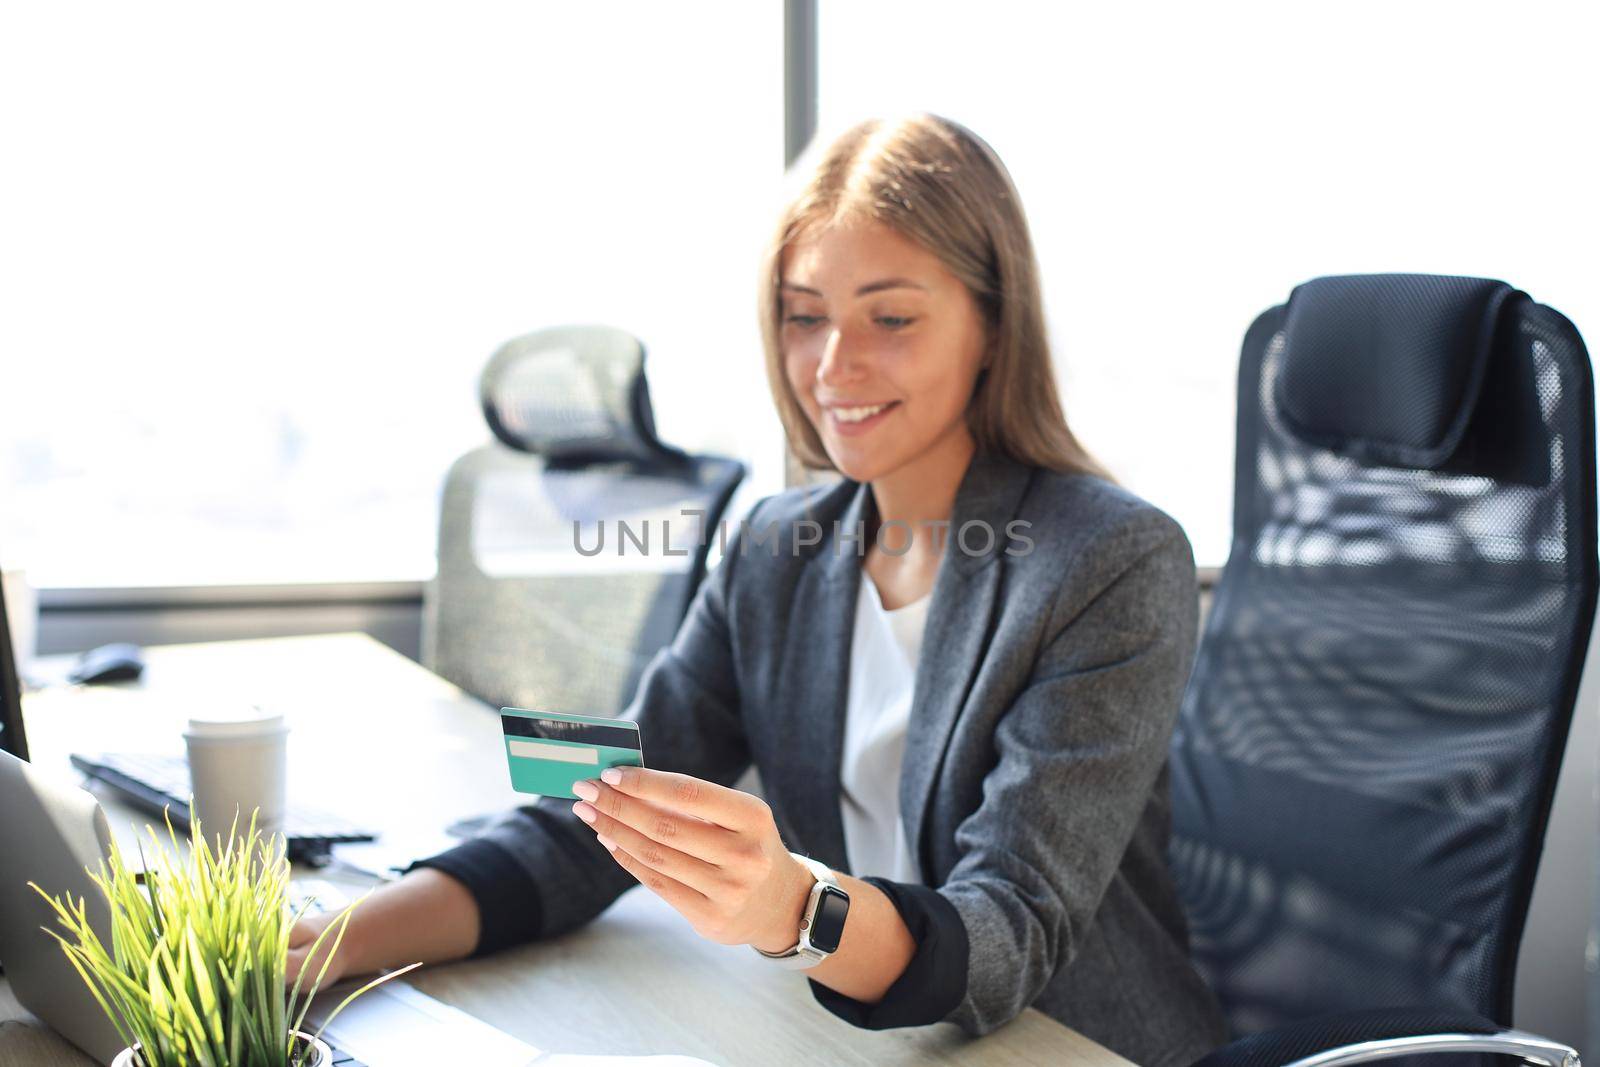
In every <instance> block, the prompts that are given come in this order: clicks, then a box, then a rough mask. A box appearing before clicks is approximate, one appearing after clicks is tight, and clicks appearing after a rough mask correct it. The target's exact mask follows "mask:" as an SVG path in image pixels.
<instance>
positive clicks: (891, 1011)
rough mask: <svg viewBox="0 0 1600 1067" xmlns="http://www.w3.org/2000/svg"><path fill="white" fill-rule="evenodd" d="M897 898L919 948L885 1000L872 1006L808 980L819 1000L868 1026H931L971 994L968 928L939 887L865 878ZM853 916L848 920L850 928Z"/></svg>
mask: <svg viewBox="0 0 1600 1067" xmlns="http://www.w3.org/2000/svg"><path fill="white" fill-rule="evenodd" d="M862 881H863V882H867V883H868V884H870V885H874V886H876V887H877V888H879V889H881V890H883V892H884V893H885V894H886V895H887V896H888V897H889V899H890V900H891V901H893V902H894V907H895V910H896V911H898V912H899V913H900V918H901V919H903V920H904V921H905V924H906V928H907V929H908V930H910V931H911V938H912V940H913V941H915V942H916V943H917V950H916V952H915V953H913V954H912V956H911V962H910V963H908V964H906V969H905V971H904V972H903V973H902V974H901V975H900V977H899V978H896V979H895V981H894V984H893V985H891V986H890V987H889V989H888V991H887V992H885V993H884V994H883V999H882V1000H880V1001H878V1002H877V1003H876V1004H867V1003H864V1002H862V1001H859V1000H855V999H853V998H851V997H847V996H845V995H844V994H843V993H839V992H837V991H835V990H832V989H829V988H828V987H827V986H825V985H822V984H821V983H819V982H818V981H817V980H816V979H814V978H810V979H807V981H808V982H809V983H810V985H811V995H812V996H813V997H815V998H816V1000H817V1003H818V1004H821V1005H822V1006H823V1007H824V1008H827V1009H828V1010H829V1011H831V1012H833V1014H835V1015H837V1016H838V1017H839V1018H841V1019H843V1020H844V1021H845V1022H847V1023H851V1024H853V1025H855V1026H859V1027H862V1028H863V1029H866V1030H889V1029H892V1028H894V1027H896V1026H927V1025H928V1024H930V1023H936V1022H939V1021H941V1020H942V1019H944V1018H945V1017H946V1016H947V1015H949V1014H950V1013H951V1012H953V1011H955V1010H956V1008H957V1007H958V1006H959V1005H960V1004H961V1001H962V999H963V998H964V997H965V996H966V995H967V950H968V945H967V927H966V924H965V923H963V922H962V921H961V915H960V913H959V912H957V911H956V908H955V905H954V904H952V903H950V902H949V901H948V900H946V899H945V898H944V897H943V896H941V895H940V894H939V892H938V891H937V890H935V889H930V888H929V887H928V886H925V885H916V884H913V883H911V882H892V881H890V880H889V879H887V878H863V879H862ZM849 922H850V920H849V919H848V918H846V919H845V923H846V925H847V926H848V924H849Z"/></svg>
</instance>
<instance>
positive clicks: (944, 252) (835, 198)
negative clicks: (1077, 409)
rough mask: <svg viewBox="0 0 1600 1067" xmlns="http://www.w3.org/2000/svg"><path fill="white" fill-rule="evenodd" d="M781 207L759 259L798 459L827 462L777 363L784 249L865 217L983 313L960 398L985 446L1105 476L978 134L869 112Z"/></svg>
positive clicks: (1008, 197) (787, 424) (1020, 232)
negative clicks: (910, 247)
mask: <svg viewBox="0 0 1600 1067" xmlns="http://www.w3.org/2000/svg"><path fill="white" fill-rule="evenodd" d="M803 173H806V174H807V175H808V176H807V177H806V178H805V179H804V184H803V185H802V186H801V188H800V190H799V192H798V193H796V194H795V195H793V196H792V197H791V198H790V199H789V200H788V202H787V203H786V205H785V206H784V207H783V209H782V211H781V212H780V216H779V220H778V225H777V227H776V229H775V231H774V233H773V236H772V239H771V240H770V242H769V243H768V245H767V248H766V250H765V252H764V253H763V255H762V260H761V284H760V297H759V305H760V317H761V339H762V346H763V347H764V348H765V349H766V364H767V381H768V383H769V385H770V386H771V388H772V398H773V402H774V403H775V404H776V405H777V408H778V416H779V418H781V419H782V421H783V428H784V431H785V432H786V433H787V434H788V437H789V446H790V448H791V449H793V451H794V453H795V455H796V457H797V458H798V459H799V460H800V462H801V463H803V464H805V465H806V466H807V467H810V468H812V469H814V470H830V469H833V463H832V461H830V460H829V459H828V454H827V452H826V450H825V449H824V448H823V445H822V441H821V439H820V438H819V437H818V436H817V431H816V428H815V427H813V426H812V425H811V422H810V420H809V419H807V418H806V414H805V411H804V410H803V409H802V408H801V407H800V403H799V401H798V400H797V399H796V398H795V395H794V392H793V390H792V389H791V388H790V385H789V378H788V375H787V374H786V373H785V372H784V365H783V351H782V344H781V341H780V335H781V330H782V320H781V317H782V305H781V297H780V292H779V286H780V285H781V282H782V279H781V278H780V277H779V274H780V271H781V268H782V262H783V252H784V250H785V249H786V248H788V247H789V245H790V244H791V243H792V242H793V241H795V240H796V239H797V238H798V237H800V236H801V235H802V234H805V233H807V232H808V231H810V230H811V229H812V228H813V227H816V228H821V227H826V226H829V225H833V224H835V223H842V222H847V221H852V220H860V219H869V220H872V221H876V222H879V223H882V224H884V225H886V226H888V227H890V228H891V229H893V230H894V231H895V232H896V233H898V234H899V235H900V236H902V237H904V238H906V239H908V240H910V241H913V242H915V243H916V244H919V245H921V246H922V247H923V248H926V249H927V250H928V251H929V252H932V253H933V254H934V255H935V256H937V257H938V258H939V260H940V262H941V263H943V264H944V266H945V269H947V270H948V271H950V273H951V274H953V275H955V277H956V278H958V279H960V281H961V282H962V283H963V284H964V285H965V286H966V287H967V290H968V291H969V292H970V293H971V294H972V296H973V299H974V300H975V301H976V302H977V306H978V308H979V310H980V312H981V314H982V316H983V320H984V326H985V333H986V337H987V342H988V345H989V351H988V353H987V356H988V363H987V366H986V367H985V369H983V370H981V371H979V374H978V380H977V383H976V385H975V386H974V387H973V393H972V399H971V400H970V401H969V402H968V404H967V426H968V429H969V430H970V431H971V433H972V437H973V441H974V442H975V443H976V445H977V447H978V448H979V449H980V450H992V451H997V452H1000V453H1002V454H1004V455H1007V456H1009V457H1011V458H1012V459H1014V460H1017V461H1019V462H1022V463H1027V464H1030V465H1033V466H1038V467H1047V468H1050V469H1053V470H1059V471H1083V472H1087V473H1091V474H1096V475H1099V476H1101V477H1108V475H1107V473H1106V471H1105V469H1104V468H1103V467H1101V465H1100V464H1099V463H1098V462H1097V461H1096V460H1095V459H1094V458H1093V457H1092V456H1090V455H1089V453H1088V452H1087V451H1086V450H1085V449H1084V447H1083V446H1082V445H1081V444H1079V443H1078V439H1077V437H1075V436H1074V435H1073V433H1072V431H1071V430H1070V429H1069V428H1068V427H1067V420H1066V417H1065V415H1064V414H1063V412H1062V408H1061V399H1060V396H1059V394H1058V393H1057V391H1056V380H1055V373H1054V371H1053V369H1052V366H1051V358H1050V345H1049V341H1048V339H1047V337H1046V334H1045V325H1044V309H1043V305H1042V302H1041V300H1040V296H1039V266H1038V261H1037V259H1036V258H1035V256H1034V251H1033V242H1032V239H1031V238H1030V237H1029V235H1028V224H1027V220H1026V219H1025V217H1024V216H1023V213H1022V204H1021V201H1020V200H1019V199H1018V197H1017V191H1016V187H1015V186H1014V185H1013V184H1012V182H1011V175H1010V174H1009V173H1008V172H1007V171H1006V168H1005V165H1004V164H1003V163H1001V162H1000V158H999V156H997V155H996V154H995V152H994V149H992V148H990V147H989V145H988V144H987V143H985V142H984V141H983V139H982V138H980V137H979V136H978V135H977V134H975V133H973V132H972V131H971V130H969V129H967V128H966V127H965V126H962V125H960V124H959V123H956V122H953V121H951V120H950V119H947V118H943V117H942V116H939V115H932V114H928V113H925V112H924V113H917V114H913V115H910V116H906V117H904V118H900V119H895V120H885V119H869V120H867V121H865V122H861V123H858V124H857V125H855V126H852V127H850V128H849V129H848V130H846V131H845V132H844V133H843V134H842V135H841V136H839V137H838V138H836V139H835V140H834V141H833V142H832V143H831V144H829V145H828V146H827V147H826V149H825V150H824V151H823V152H822V154H821V157H820V159H819V160H818V162H817V163H816V164H815V167H814V169H812V170H810V171H809V172H803Z"/></svg>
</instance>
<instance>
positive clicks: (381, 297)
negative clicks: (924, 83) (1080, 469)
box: [0, 0, 783, 587]
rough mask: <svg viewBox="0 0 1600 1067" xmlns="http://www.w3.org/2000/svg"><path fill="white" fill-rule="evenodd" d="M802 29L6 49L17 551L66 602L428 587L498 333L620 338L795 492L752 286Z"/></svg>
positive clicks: (529, 11)
mask: <svg viewBox="0 0 1600 1067" xmlns="http://www.w3.org/2000/svg"><path fill="white" fill-rule="evenodd" d="M782 47H783V45H782V8H781V5H776V4H743V3H720V4H714V5H699V6H694V7H690V8H685V7H684V6H682V5H663V4H655V3H646V2H633V3H615V2H611V3H604V4H578V5H550V4H524V3H476V4H469V5H454V6H451V7H449V8H443V7H439V6H437V5H420V4H406V3H400V4H396V3H391V2H383V3H378V2H372V0H363V2H341V3H337V4H321V3H315V4H314V3H305V2H291V3H280V4H271V5H266V6H240V5H218V4H209V3H197V2H187V3H171V4H161V5H155V6H151V5H140V4H125V3H112V2H99V3H72V4H61V5H55V4H39V5H21V6H12V7H10V8H8V9H7V12H6V14H5V15H4V17H3V19H0V98H3V99H4V100H5V101H6V106H5V108H3V109H0V139H3V141H4V144H5V145H6V159H7V162H6V165H5V167H4V168H0V289H3V291H4V293H5V294H6V296H5V303H6V311H5V314H4V315H0V352H3V353H4V357H3V365H4V367H5V371H4V379H3V385H0V553H3V557H0V558H3V560H4V563H5V565H6V567H7V568H8V569H9V568H14V567H19V568H24V569H26V570H27V571H28V572H29V576H30V580H31V581H32V582H33V583H34V584H35V585H39V586H44V587H58V586H93V587H111V586H168V585H194V584H235V583H256V582H317V581H330V580H331V581H360V580H385V579H420V578H425V577H427V576H429V575H431V574H432V573H433V569H434V544H435V540H436V538H437V527H436V523H437V509H438V493H439V489H440V486H441V484H442V479H443V477H444V473H445V470H446V468H447V467H448V466H449V464H450V462H451V461H452V460H454V459H455V458H456V457H457V456H458V455H460V454H461V453H463V452H465V451H467V450H469V449H471V448H473V447H476V446H477V445H478V444H480V443H481V442H483V441H485V440H486V439H487V437H488V430H487V428H486V426H485V424H484V422H483V418H482V415H481V413H480V412H479V410H478V405H477V397H476V384H477V375H478V372H479V371H480V370H481V368H482V367H483V365H484V363H485V361H486V360H487V359H488V357H489V355H490V353H491V352H493V351H494V349H495V348H496V347H497V346H498V345H499V344H500V343H501V342H502V341H505V340H506V339H508V338H510V337H513V336H516V335H518V334H521V333H524V332H527V331H530V330H533V329H537V328H540V327H543V326H547V325H554V324H561V323H571V322H604V323H609V324H612V325H616V326H620V327H622V328H624V329H626V330H629V331H631V332H632V333H634V334H636V335H637V336H638V337H640V338H641V339H642V340H643V341H644V343H645V345H646V347H647V349H648V351H649V353H650V355H649V363H648V367H649V370H650V381H651V388H652V392H653V394H654V398H655V402H656V411H657V417H658V418H657V425H658V429H659V430H660V432H661V434H662V436H663V438H664V439H666V440H668V441H669V442H671V443H673V444H676V445H679V446H681V447H685V448H688V449H690V450H692V451H707V452H717V453H721V454H725V455H732V456H735V457H738V458H741V459H744V460H745V461H746V462H747V463H749V464H751V465H753V467H754V468H755V470H754V476H753V481H752V485H753V486H755V487H757V488H762V489H764V491H766V492H771V491H773V490H775V489H777V488H780V487H781V485H782V478H783V475H782V469H783V468H782V436H781V431H780V429H779V427H778V422H777V418H776V416H775V415H774V414H773V413H772V405H771V403H770V401H769V400H768V399H767V393H766V384H765V378H764V373H763V370H762V366H761V354H760V335H759V331H758V328H757V322H756V314H755V299H756V286H755V278H756V276H755V270H756V266H757V262H758V256H759V252H760V249H761V245H762V242H763V240H764V239H765V237H766V236H767V232H768V228H769V226H770V224H771V222H772V219H773V218H775V215H776V209H777V204H776V197H777V196H778V195H779V192H780V186H781V182H782V169H783V167H782V164H783V129H782V122H781V116H782V114H783V75H782V69H783V68H782V61H781V56H782Z"/></svg>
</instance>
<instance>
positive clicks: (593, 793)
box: [572, 781, 600, 800]
mask: <svg viewBox="0 0 1600 1067" xmlns="http://www.w3.org/2000/svg"><path fill="white" fill-rule="evenodd" d="M572 791H573V792H574V793H576V794H578V795H579V796H580V797H582V798H583V799H584V800H593V799H594V798H595V797H597V796H599V795H600V790H598V789H596V788H595V785H594V783H593V782H590V781H582V782H574V783H572Z"/></svg>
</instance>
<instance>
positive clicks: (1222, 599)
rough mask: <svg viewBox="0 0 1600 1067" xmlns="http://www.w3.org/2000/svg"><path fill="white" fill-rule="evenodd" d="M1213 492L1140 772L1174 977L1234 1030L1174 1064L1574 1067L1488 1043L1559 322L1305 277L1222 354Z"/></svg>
mask: <svg viewBox="0 0 1600 1067" xmlns="http://www.w3.org/2000/svg"><path fill="white" fill-rule="evenodd" d="M1235 478H1236V481H1235V487H1234V528H1233V544H1232V549H1231V553H1230V555H1229V558H1228V563H1227V567H1226V569H1225V570H1224V572H1223V575H1222V580H1221V583H1220V585H1219V586H1218V588H1217V591H1216V598H1215V600H1214V602H1213V606H1212V608H1211V612H1210V615H1209V617H1208V619H1207V624H1206V627H1205V632H1204V636H1203V638H1202V641H1201V647H1200V651H1199V655H1198V658H1197V660H1196V663H1195V668H1194V673H1193V676H1192V677H1191V680H1190V683H1189V688H1188V691H1187V693H1186V695H1185V697H1184V701H1183V707H1182V713H1181V717H1180V720H1179V726H1178V730H1177V733H1176V735H1175V738H1174V742H1173V748H1172V763H1171V771H1172V778H1171V781H1172V805H1173V837H1172V847H1171V854H1170V855H1171V860H1172V863H1173V865H1174V869H1175V872H1176V874H1177V876H1178V879H1179V883H1180V885H1181V887H1182V891H1183V895H1184V899H1185V905H1186V910H1187V913H1188V916H1189V920H1190V929H1191V944H1192V948H1193V951H1194V955H1195V959H1196V962H1197V964H1198V966H1199V967H1200V968H1201V971H1202V973H1203V974H1205V976H1206V977H1207V979H1208V980H1209V982H1210V983H1211V986H1212V988H1213V989H1214V990H1215V991H1216V993H1217V995H1218V997H1219V999H1220V1000H1221V1002H1222V1004H1223V1007H1224V1009H1225V1010H1226V1012H1227V1015H1228V1018H1229V1021H1230V1023H1231V1025H1232V1027H1233V1029H1234V1033H1235V1035H1236V1036H1238V1035H1249V1036H1244V1037H1242V1038H1241V1039H1240V1040H1237V1041H1235V1042H1234V1043H1233V1044H1231V1045H1228V1046H1226V1047H1224V1048H1223V1049H1220V1050H1218V1051H1217V1052H1215V1053H1213V1054H1212V1055H1210V1056H1208V1057H1206V1058H1205V1059H1204V1060H1202V1061H1201V1062H1202V1063H1203V1064H1205V1065H1206V1067H1217V1065H1224V1064H1226V1065H1229V1067H1238V1065H1269V1064H1270V1065H1272V1067H1278V1065H1281V1064H1289V1063H1295V1064H1306V1065H1310V1064H1317V1065H1327V1064H1333V1063H1348V1062H1357V1061H1358V1060H1361V1061H1364V1060H1369V1059H1379V1058H1389V1057H1396V1056H1409V1055H1411V1054H1419V1053H1435V1052H1441V1051H1451V1052H1456V1053H1458V1054H1460V1053H1465V1054H1466V1055H1465V1056H1463V1057H1462V1058H1463V1059H1469V1060H1474V1061H1475V1060H1476V1052H1477V1051H1482V1052H1493V1053H1497V1054H1500V1055H1514V1056H1520V1057H1522V1058H1524V1059H1525V1060H1527V1061H1528V1062H1533V1063H1546V1064H1563V1063H1565V1064H1570V1065H1575V1064H1576V1062H1577V1054H1576V1053H1575V1052H1574V1051H1573V1050H1572V1049H1569V1048H1566V1047H1565V1046H1562V1045H1559V1044H1556V1043H1554V1042H1549V1041H1545V1040H1542V1039H1540V1038H1537V1037H1534V1036H1532V1035H1528V1034H1522V1033H1519V1032H1516V1031H1512V1030H1510V1029H1509V1027H1510V1023H1511V1003H1512V981H1513V975H1514V971H1515V968H1516V960H1517V949H1518V943H1519V941H1520V939H1521V936H1522V927H1523V921H1524V919H1525V917H1526V914H1527V910H1528V901H1529V897H1530V895H1531V892H1532V888H1533V877H1534V871H1535V868H1536V866H1537V864H1538V859H1539V853H1540V848H1541V845H1542V842H1543V838H1544V831H1545V822H1546V819H1547V817H1548V815H1549V811H1550V805H1551V797H1552V794H1553V791H1554V789H1555V781H1556V775H1557V771H1558V769H1559V767H1560V765H1561V758H1562V753H1563V749H1564V746H1565V744H1566V739H1567V729H1568V725H1569V722H1570V720H1571V717H1572V712H1573V703H1574V696H1575V693H1576V689H1577V685H1578V679H1579V674H1580V671H1581V666H1582V664H1583V661H1584V654H1585V651H1586V650H1587V647H1588V642H1589V636H1590V628H1591V625H1592V623H1593V618H1594V611H1595V595H1596V584H1597V579H1596V567H1597V564H1596V551H1595V470H1594V395H1593V384H1592V377H1591V373H1590V367H1589V358H1588V355H1587V353H1586V352H1585V350H1584V346H1583V341H1582V339H1581V338H1580V337H1579V336H1578V332H1577V330H1575V329H1574V328H1573V326H1572V324H1571V323H1569V322H1568V321H1567V320H1566V319H1565V318H1563V317H1562V316H1561V315H1560V314H1559V313H1557V312H1556V311H1553V310H1552V309H1550V308H1548V307H1545V306H1543V305H1541V304H1536V303H1534V302H1533V301H1532V300H1531V299H1529V298H1528V297H1527V296H1526V295H1525V294H1523V293H1521V292H1518V291H1516V290H1513V289H1512V288H1511V287H1510V286H1508V285H1506V284H1505V283H1503V282H1497V281H1489V280H1485V279H1479V278H1456V277H1439V276H1432V275H1400V274H1388V275H1365V276H1352V277H1336V278H1318V279H1316V280H1314V281H1310V282H1307V283H1306V284H1304V285H1301V286H1299V287H1298V288H1297V289H1295V290H1294V292H1293V294H1292V295H1291V296H1290V298H1289V302H1288V304H1287V305H1285V306H1280V307H1275V308H1272V309H1271V310H1269V311H1267V312H1265V313H1263V314H1262V315H1261V316H1260V317H1259V318H1257V319H1256V321H1255V323H1254V325H1252V326H1251V327H1250V331H1249V333H1248V334H1247V335H1246V337H1245V342H1244V352H1243V356H1242V359H1241V365H1240V370H1239V408H1238V460H1237V470H1236V474H1235ZM1573 936H1575V937H1578V936H1582V934H1581V933H1580V932H1574V935H1573ZM1569 1057H1570V1059H1569ZM1427 1062H1428V1063H1431V1064H1435V1065H1437V1064H1440V1063H1441V1062H1444V1063H1451V1062H1456V1061H1455V1060H1454V1059H1452V1058H1451V1057H1441V1056H1438V1055H1429V1056H1428V1059H1427Z"/></svg>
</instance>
